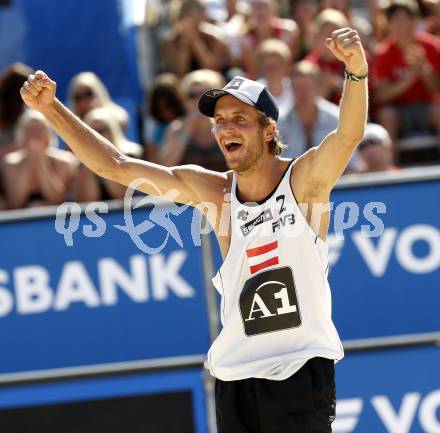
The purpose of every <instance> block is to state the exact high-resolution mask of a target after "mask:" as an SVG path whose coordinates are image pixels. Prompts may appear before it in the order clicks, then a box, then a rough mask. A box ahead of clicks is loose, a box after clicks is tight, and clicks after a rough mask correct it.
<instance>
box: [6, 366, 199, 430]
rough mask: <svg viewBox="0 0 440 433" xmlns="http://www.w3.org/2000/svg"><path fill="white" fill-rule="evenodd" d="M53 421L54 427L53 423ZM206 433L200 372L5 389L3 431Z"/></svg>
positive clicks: (157, 374)
mask: <svg viewBox="0 0 440 433" xmlns="http://www.w3.org/2000/svg"><path fill="white" fill-rule="evenodd" d="M48 420H50V422H48ZM29 426H32V427H31V430H32V431H33V432H35V433H43V432H45V433H52V432H54V433H55V432H59V431H66V432H77V433H87V432H90V431H91V429H92V430H93V431H106V432H110V433H111V432H121V431H150V432H160V433H162V432H163V433H165V432H168V433H180V432H187V433H206V432H207V422H206V402H205V395H204V386H203V372H202V371H201V370H197V369H191V370H186V371H175V372H162V373H149V374H141V375H130V376H116V377H111V378H93V379H81V380H75V381H68V382H58V383H48V384H37V385H26V386H18V387H10V388H3V389H2V391H1V393H0V428H1V431H7V432H11V433H19V432H23V431H30V430H29V428H30V427H29Z"/></svg>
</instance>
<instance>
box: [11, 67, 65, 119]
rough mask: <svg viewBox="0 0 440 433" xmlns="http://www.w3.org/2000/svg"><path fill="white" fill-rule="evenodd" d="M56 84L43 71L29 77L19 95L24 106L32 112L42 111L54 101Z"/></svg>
mask: <svg viewBox="0 0 440 433" xmlns="http://www.w3.org/2000/svg"><path fill="white" fill-rule="evenodd" d="M56 88H57V84H56V83H55V81H52V80H51V79H50V78H49V77H48V76H47V75H46V74H45V73H44V72H43V71H37V72H36V73H35V75H34V74H31V75H29V77H28V79H27V81H25V83H24V84H23V87H22V88H21V89H20V95H21V97H22V98H23V101H24V102H25V104H26V105H27V106H28V107H29V108H32V109H34V110H37V111H44V110H45V109H46V108H48V107H49V106H51V105H52V104H53V102H54V101H55V92H56Z"/></svg>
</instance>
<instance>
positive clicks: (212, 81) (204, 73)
mask: <svg viewBox="0 0 440 433" xmlns="http://www.w3.org/2000/svg"><path fill="white" fill-rule="evenodd" d="M224 84H225V81H224V78H223V76H222V74H220V73H219V72H217V71H213V70H212V69H197V70H196V71H192V72H189V73H188V74H186V75H185V76H184V77H183V79H182V82H181V85H180V86H181V89H182V92H183V94H184V95H187V94H188V92H189V90H190V89H191V87H192V86H194V85H200V86H204V87H206V88H207V89H218V88H221V87H223V86H224Z"/></svg>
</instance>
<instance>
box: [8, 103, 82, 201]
mask: <svg viewBox="0 0 440 433" xmlns="http://www.w3.org/2000/svg"><path fill="white" fill-rule="evenodd" d="M17 141H18V143H19V145H20V146H21V147H20V149H18V150H16V151H14V152H11V153H8V154H7V155H5V156H4V157H3V160H2V164H3V186H4V188H3V189H4V192H5V197H6V202H7V206H8V207H9V208H11V209H18V208H25V207H31V206H43V205H55V204H59V203H62V202H63V201H64V200H65V199H66V197H67V195H68V193H69V192H70V187H71V185H72V181H73V179H74V176H75V174H76V171H77V167H78V160H77V159H76V158H75V157H74V156H73V155H72V153H71V152H69V151H67V150H61V149H57V148H56V147H55V144H56V137H55V135H54V133H53V132H52V130H51V129H50V127H49V123H48V122H47V120H46V119H45V118H44V116H43V115H42V114H40V113H39V112H37V111H33V110H28V111H25V112H24V113H23V115H22V116H21V117H20V120H19V123H18V126H17Z"/></svg>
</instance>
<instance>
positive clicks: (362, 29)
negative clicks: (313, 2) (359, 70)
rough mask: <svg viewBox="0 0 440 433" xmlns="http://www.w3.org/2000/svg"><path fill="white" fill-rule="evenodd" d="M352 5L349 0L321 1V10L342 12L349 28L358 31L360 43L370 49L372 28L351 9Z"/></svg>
mask: <svg viewBox="0 0 440 433" xmlns="http://www.w3.org/2000/svg"><path fill="white" fill-rule="evenodd" d="M352 3H353V2H351V1H350V0H321V9H322V10H324V9H336V10H338V11H340V12H342V13H343V14H344V15H345V17H346V18H347V19H348V22H349V26H350V27H352V28H353V29H355V30H357V31H358V33H359V35H360V37H361V39H362V42H363V43H364V44H365V45H366V46H367V47H368V49H370V46H371V44H372V37H373V27H372V25H371V24H370V22H369V21H368V20H367V19H365V18H364V17H362V16H361V15H359V14H358V13H357V12H356V10H355V9H353V7H352ZM367 60H368V59H367Z"/></svg>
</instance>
